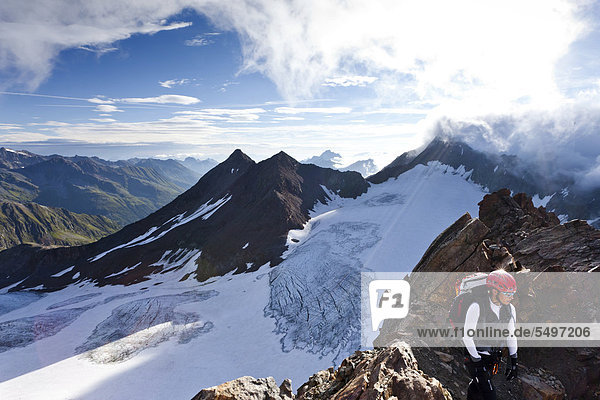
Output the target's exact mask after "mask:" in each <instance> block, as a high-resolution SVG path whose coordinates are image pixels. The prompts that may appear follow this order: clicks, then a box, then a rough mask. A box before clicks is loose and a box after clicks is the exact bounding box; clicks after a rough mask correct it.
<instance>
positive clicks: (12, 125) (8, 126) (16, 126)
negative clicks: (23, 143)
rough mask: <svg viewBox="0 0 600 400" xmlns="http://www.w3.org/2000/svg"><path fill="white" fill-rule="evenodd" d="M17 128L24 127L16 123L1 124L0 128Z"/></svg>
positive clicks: (3, 129) (5, 129) (8, 129)
mask: <svg viewBox="0 0 600 400" xmlns="http://www.w3.org/2000/svg"><path fill="white" fill-rule="evenodd" d="M15 129H23V127H22V126H20V125H15V124H0V130H2V131H12V130H15Z"/></svg>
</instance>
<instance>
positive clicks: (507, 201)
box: [376, 189, 600, 399]
mask: <svg viewBox="0 0 600 400" xmlns="http://www.w3.org/2000/svg"><path fill="white" fill-rule="evenodd" d="M479 206H480V209H479V218H472V217H471V216H470V215H469V214H465V215H464V216H463V217H461V218H460V219H458V220H457V221H456V222H455V223H454V224H453V225H451V226H450V227H449V228H448V229H446V230H445V231H444V232H442V233H441V234H440V235H439V236H438V237H437V238H436V239H435V240H434V242H433V243H432V244H431V246H430V247H429V249H428V250H427V251H426V252H425V254H424V255H423V257H422V259H421V261H420V262H419V263H418V264H417V265H416V266H415V268H414V270H413V272H435V271H444V272H475V271H482V272H490V271H492V270H494V269H497V268H504V269H505V270H508V271H515V272H516V271H520V273H519V274H517V276H520V277H521V278H519V280H518V281H519V282H520V287H519V290H518V291H517V295H516V297H515V300H514V301H513V303H515V306H516V307H517V310H518V313H519V314H518V315H520V317H519V319H520V320H523V319H525V320H526V318H528V316H530V315H534V314H535V315H537V316H538V317H537V318H541V319H542V320H544V321H552V315H553V314H554V312H555V311H553V310H554V308H553V307H549V304H548V302H549V301H551V300H549V299H546V298H545V297H540V296H541V294H538V297H539V298H537V297H536V296H535V295H532V294H531V293H537V292H540V293H542V292H541V289H540V288H541V287H543V285H544V284H547V283H545V282H546V281H545V280H543V279H538V280H535V279H532V278H533V277H532V278H526V277H527V274H533V273H536V272H543V271H554V272H592V271H597V269H598V266H600V231H598V230H596V229H594V228H593V227H591V226H589V225H588V224H587V223H586V222H584V221H580V220H574V221H570V222H567V223H565V224H562V225H561V224H560V223H559V221H558V218H557V217H556V216H555V215H554V214H553V213H549V212H547V211H546V210H545V208H544V207H538V208H536V207H534V206H533V203H532V201H531V198H529V197H528V196H526V195H524V194H517V195H514V196H511V193H510V191H509V190H507V189H504V190H500V191H498V192H494V193H492V194H489V195H486V196H485V197H484V199H483V200H482V201H481V202H480V203H479ZM529 271H531V272H529ZM415 279H418V278H415ZM409 281H410V278H409ZM563 284H564V285H568V284H572V283H570V281H569V280H568V279H567V278H566V277H565V279H564V280H563ZM422 285H426V286H422ZM592 285H593V283H592ZM450 286H452V287H449V286H446V284H441V283H439V282H438V283H437V284H432V282H427V283H425V282H423V283H420V282H419V281H418V280H417V281H411V288H419V290H420V291H423V292H425V293H428V294H427V295H426V296H424V298H426V299H427V301H426V302H425V303H424V304H426V305H423V304H421V305H420V306H415V307H413V309H414V310H419V311H418V312H420V313H424V314H428V315H434V314H435V313H437V312H440V310H441V312H444V313H446V314H447V310H448V309H449V304H446V299H448V298H453V297H452V295H450V296H449V295H448V293H446V292H449V291H452V292H453V291H454V287H453V286H454V282H452V284H451V285H450ZM523 286H525V287H523ZM594 290H597V288H594V287H590V288H581V287H578V286H574V287H573V289H572V291H578V292H583V293H588V292H589V291H594ZM586 296H587V295H584V298H585V297H586ZM561 301H562V303H563V304H561V305H560V306H561V307H564V308H565V309H569V307H571V309H572V307H575V304H576V303H573V301H574V299H569V298H562V300H561ZM569 302H571V303H569ZM420 307H421V308H420ZM423 307H425V308H423ZM578 308H579V307H578ZM544 310H545V311H544ZM580 313H581V311H580ZM585 314H586V315H587V320H589V321H593V320H597V318H598V316H599V315H598V309H597V308H596V307H595V306H592V307H590V308H589V309H587V310H585ZM411 321H412V320H411V318H410V316H409V318H406V319H405V320H402V321H401V322H398V321H391V320H390V321H385V322H384V325H383V328H382V329H381V333H380V337H379V338H378V340H377V341H376V345H383V344H384V343H389V342H393V341H395V340H399V339H401V338H402V335H401V334H399V332H401V331H402V330H403V326H408V325H406V324H411ZM413 322H414V321H413ZM445 351H447V352H448V353H450V354H452V355H453V356H454V358H456V359H459V360H460V358H461V357H462V352H461V351H460V349H456V348H454V349H447V350H445ZM415 355H416V357H417V359H418V360H419V363H420V365H421V366H422V368H423V369H424V370H425V371H426V372H427V373H429V374H431V375H433V376H436V377H437V378H438V379H440V381H441V382H442V383H444V384H446V385H450V383H451V382H453V381H460V382H462V383H461V386H463V387H466V383H467V382H468V380H469V378H468V376H467V375H466V372H465V371H461V369H460V368H459V367H460V365H458V364H457V365H456V366H455V367H454V369H452V370H451V371H453V372H452V373H450V374H448V371H446V370H445V368H440V362H439V356H438V355H436V354H435V353H434V352H433V349H427V348H420V349H418V351H417V350H415ZM519 358H520V360H521V362H522V364H523V367H524V371H525V373H526V374H527V375H525V376H524V378H525V379H521V380H520V381H521V389H522V390H523V391H533V393H538V395H539V396H542V397H539V398H562V396H565V395H566V396H567V397H568V398H569V399H575V398H585V399H588V398H589V399H591V398H594V396H595V395H597V393H598V390H600V352H599V351H598V349H597V348H583V347H573V348H567V347H559V348H544V347H535V348H533V347H525V348H522V349H520V350H519ZM457 368H458V369H457ZM541 368H543V370H544V371H545V372H544V374H545V375H544V374H542V375H544V376H546V377H545V378H543V379H542V378H539V376H538V377H537V378H536V377H535V376H534V375H535V374H534V372H536V371H537V372H539V369H541ZM532 374H533V375H532ZM538 375H539V374H538ZM554 381H556V382H559V384H557V385H558V386H557V387H559V386H560V387H563V388H564V391H563V392H562V395H561V394H560V393H561V391H560V390H558V392H556V391H555V389H552V387H550V386H552V385H550V386H548V383H549V382H554ZM497 382H498V383H499V387H498V389H499V397H501V398H507V399H520V398H522V397H520V396H522V394H520V392H519V393H515V392H510V386H507V385H504V384H503V383H502V382H501V379H498V380H497ZM536 382H537V383H536ZM531 385H533V386H535V388H532V387H530V386H531ZM544 393H546V394H548V393H554V395H556V396H558V397H544V396H546V395H545V394H544ZM531 398H537V397H531Z"/></svg>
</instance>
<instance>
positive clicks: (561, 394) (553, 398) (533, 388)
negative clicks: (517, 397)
mask: <svg viewBox="0 0 600 400" xmlns="http://www.w3.org/2000/svg"><path fill="white" fill-rule="evenodd" d="M520 381H521V385H522V387H523V399H524V400H562V399H564V398H565V396H566V393H565V388H564V387H563V386H562V384H561V383H560V382H559V381H556V380H554V381H552V377H549V376H547V375H546V376H544V377H543V378H542V377H539V376H535V375H528V374H523V376H521V377H520Z"/></svg>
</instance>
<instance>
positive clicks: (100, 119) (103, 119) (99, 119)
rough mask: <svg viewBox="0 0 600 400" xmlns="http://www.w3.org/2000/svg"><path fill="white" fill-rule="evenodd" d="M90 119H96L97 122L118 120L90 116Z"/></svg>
mask: <svg viewBox="0 0 600 400" xmlns="http://www.w3.org/2000/svg"><path fill="white" fill-rule="evenodd" d="M90 121H95V122H116V119H112V118H90Z"/></svg>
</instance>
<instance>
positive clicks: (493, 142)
mask: <svg viewBox="0 0 600 400" xmlns="http://www.w3.org/2000/svg"><path fill="white" fill-rule="evenodd" d="M598 132H600V107H598V106H590V105H589V104H571V105H566V106H561V107H558V108H554V109H548V110H544V111H534V110H527V111H520V112H518V111H514V112H512V113H509V114H488V115H484V116H480V117H477V118H470V119H459V118H441V119H439V120H438V121H437V122H435V123H434V124H433V126H432V130H431V134H432V135H439V136H442V137H444V136H451V137H455V138H459V139H461V140H463V141H465V142H466V143H468V144H470V145H471V146H473V147H474V148H476V149H479V150H483V151H488V152H492V153H496V152H503V153H506V154H511V155H517V156H519V157H520V158H521V159H522V160H525V161H528V162H530V163H532V164H534V165H536V166H537V167H538V168H539V169H540V170H543V171H546V174H547V175H548V176H556V175H562V176H566V177H571V178H572V179H573V180H574V181H575V182H576V183H578V184H580V185H581V186H584V187H600V179H598V178H600V156H598V155H599V154H600V135H598Z"/></svg>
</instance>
